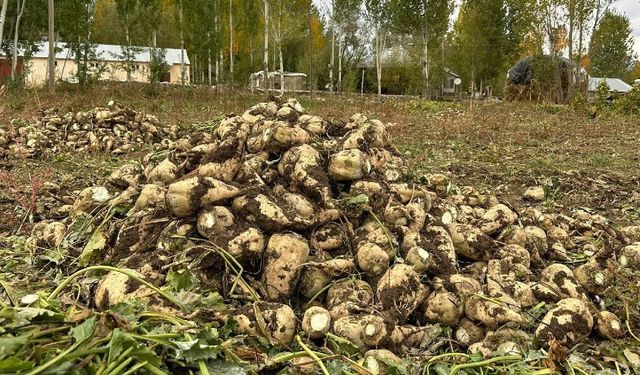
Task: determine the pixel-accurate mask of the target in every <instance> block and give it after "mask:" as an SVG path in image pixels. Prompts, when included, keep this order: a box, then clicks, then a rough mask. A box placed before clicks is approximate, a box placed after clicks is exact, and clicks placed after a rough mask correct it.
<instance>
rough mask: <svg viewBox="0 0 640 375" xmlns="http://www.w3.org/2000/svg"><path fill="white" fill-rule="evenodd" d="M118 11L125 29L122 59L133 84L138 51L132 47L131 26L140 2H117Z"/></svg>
mask: <svg viewBox="0 0 640 375" xmlns="http://www.w3.org/2000/svg"><path fill="white" fill-rule="evenodd" d="M115 1H116V11H117V12H118V16H119V17H120V19H122V26H123V27H124V38H125V45H124V46H122V57H123V59H124V70H125V72H126V73H127V82H129V83H131V73H132V72H133V69H134V66H133V59H134V57H135V54H136V51H134V49H133V48H132V45H131V26H132V25H133V23H134V14H135V12H136V10H137V7H138V0H115Z"/></svg>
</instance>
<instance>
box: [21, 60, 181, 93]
mask: <svg viewBox="0 0 640 375" xmlns="http://www.w3.org/2000/svg"><path fill="white" fill-rule="evenodd" d="M90 64H92V63H90ZM94 64H95V63H94ZM97 64H100V66H102V65H104V68H101V69H104V70H105V71H104V72H103V73H102V74H101V75H100V78H99V79H100V80H109V81H120V82H126V81H127V72H126V71H125V70H124V66H123V64H122V63H121V62H114V61H107V62H99V63H97ZM134 65H135V67H134V70H133V71H132V72H131V80H132V81H133V82H149V63H146V62H136V63H134ZM77 69H78V67H77V65H76V62H75V61H74V60H68V59H56V67H55V72H56V80H62V81H67V82H75V81H76V72H77ZM92 69H98V68H97V67H93V68H92ZM25 70H26V73H27V76H26V78H25V83H26V85H27V86H29V87H37V86H44V85H46V83H47V77H48V64H47V59H42V58H33V59H31V60H30V61H29V62H28V64H27V67H26V69H25ZM169 74H170V78H169V81H170V83H174V84H179V83H181V79H180V64H177V65H173V66H171V67H170V68H169ZM185 82H187V83H188V82H189V66H186V67H185Z"/></svg>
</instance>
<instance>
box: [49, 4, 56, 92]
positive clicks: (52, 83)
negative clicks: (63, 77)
mask: <svg viewBox="0 0 640 375" xmlns="http://www.w3.org/2000/svg"><path fill="white" fill-rule="evenodd" d="M53 7H54V4H53V0H49V62H48V65H49V66H48V68H49V93H53V92H54V91H55V90H56V67H55V64H56V59H55V57H56V51H55V49H56V47H55V43H54V42H55V41H54V38H55V32H54V30H55V28H54V21H55V14H54V8H53Z"/></svg>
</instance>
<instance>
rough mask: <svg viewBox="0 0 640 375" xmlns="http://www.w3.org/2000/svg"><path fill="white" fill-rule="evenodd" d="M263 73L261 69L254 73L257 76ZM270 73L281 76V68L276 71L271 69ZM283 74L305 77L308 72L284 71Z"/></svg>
mask: <svg viewBox="0 0 640 375" xmlns="http://www.w3.org/2000/svg"><path fill="white" fill-rule="evenodd" d="M262 74H263V73H262V70H261V71H259V72H255V73H253V75H256V76H260V75H262ZM269 75H270V76H273V75H278V76H279V75H280V71H279V70H276V71H270V72H269ZM283 75H284V76H285V77H305V78H306V77H307V75H306V74H304V73H296V72H284V73H283Z"/></svg>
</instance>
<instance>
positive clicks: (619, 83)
mask: <svg viewBox="0 0 640 375" xmlns="http://www.w3.org/2000/svg"><path fill="white" fill-rule="evenodd" d="M602 82H605V83H606V84H607V86H608V87H609V95H611V96H612V97H613V96H619V95H624V94H626V93H628V92H629V91H631V90H632V89H633V87H632V86H631V85H629V84H627V83H626V82H625V81H623V80H621V79H619V78H600V77H589V99H595V97H596V93H597V92H598V86H599V85H600V84H601V83H602Z"/></svg>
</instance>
